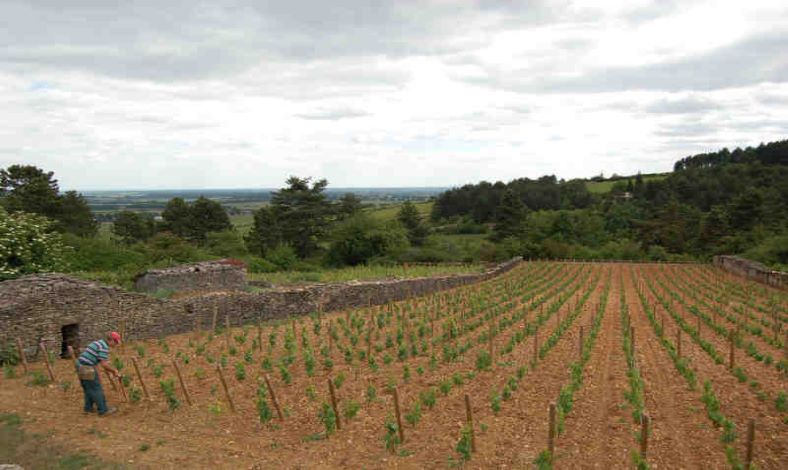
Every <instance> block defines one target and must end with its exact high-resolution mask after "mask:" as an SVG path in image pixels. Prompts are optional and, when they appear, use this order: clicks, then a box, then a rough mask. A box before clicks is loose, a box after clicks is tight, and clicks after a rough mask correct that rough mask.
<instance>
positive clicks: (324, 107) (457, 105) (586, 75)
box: [0, 0, 788, 190]
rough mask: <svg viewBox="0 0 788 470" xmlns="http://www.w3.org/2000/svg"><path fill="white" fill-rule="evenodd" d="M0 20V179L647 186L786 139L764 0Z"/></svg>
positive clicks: (98, 186) (779, 71)
mask: <svg viewBox="0 0 788 470" xmlns="http://www.w3.org/2000/svg"><path fill="white" fill-rule="evenodd" d="M0 16H2V17H4V18H7V20H8V21H7V25H8V27H7V28H4V29H2V30H0V101H2V102H3V103H4V106H3V107H2V109H0V118H1V119H2V120H3V122H4V126H3V127H2V129H0V167H5V166H8V165H11V164H14V163H22V164H32V165H35V166H38V167H40V168H42V169H45V170H47V171H53V172H54V173H55V175H57V178H58V180H59V181H60V182H61V184H62V186H63V187H64V188H90V189H86V190H122V189H125V188H132V187H138V188H149V189H159V188H184V189H185V188H194V189H200V188H247V187H251V188H255V187H266V188H268V187H279V186H280V185H281V184H283V183H284V181H285V179H286V178H287V177H288V176H289V175H302V176H308V175H320V176H321V177H325V178H326V179H327V180H328V181H329V182H330V183H332V184H333V185H336V186H337V187H359V186H362V187H454V186H461V185H462V184H465V183H475V182H478V181H480V180H486V181H508V180H511V179H513V178H516V177H529V178H537V177H539V176H542V175H546V174H548V175H549V174H555V175H561V177H562V178H563V179H573V178H589V177H591V176H590V175H597V174H599V173H600V172H605V174H612V173H617V174H635V173H636V172H637V171H638V170H640V171H642V172H643V173H654V172H658V173H662V172H667V171H670V170H671V169H672V166H671V165H672V164H673V163H674V162H675V161H676V160H678V159H680V158H683V157H685V156H687V155H694V154H698V153H703V152H712V151H717V150H719V149H721V148H723V147H728V148H734V147H747V146H755V145H758V144H759V143H762V142H770V141H774V140H777V139H780V138H785V136H786V135H788V119H786V117H785V116H788V55H786V54H784V51H785V50H788V4H786V3H785V2H780V1H776V0H753V1H749V2H713V1H704V0H690V1H687V2H675V3H673V2H649V1H646V0H642V1H641V0H639V1H634V2H632V1H628V2H622V1H617V0H607V1H604V2H593V3H592V4H589V3H587V2H580V1H575V0H570V1H567V2H530V1H529V2H516V1H515V2H475V1H460V2H448V3H447V2H439V1H435V2H415V1H403V2H372V3H370V2H366V1H361V0H342V1H340V2H333V3H330V4H319V5H316V4H314V3H313V2H310V1H307V0H294V1H289V2H255V1H252V0H240V1H233V2H225V1H222V0H218V1H216V2H211V3H210V4H201V3H194V2H166V3H165V4H162V3H161V2H155V1H153V0H141V1H139V2H131V3H122V4H117V3H114V2H109V3H107V2H97V1H95V0H79V1H75V2H68V4H67V5H59V6H57V7H54V6H53V5H52V3H51V2H48V1H43V0H7V1H5V2H2V4H0ZM360 181H361V182H363V183H362V184H359V182H360Z"/></svg>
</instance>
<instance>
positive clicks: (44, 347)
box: [38, 341, 55, 382]
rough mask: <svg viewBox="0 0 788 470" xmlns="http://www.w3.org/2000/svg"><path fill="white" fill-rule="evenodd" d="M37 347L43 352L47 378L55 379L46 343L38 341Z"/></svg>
mask: <svg viewBox="0 0 788 470" xmlns="http://www.w3.org/2000/svg"><path fill="white" fill-rule="evenodd" d="M38 347H39V348H41V352H42V353H44V364H46V365H47V372H48V373H49V380H51V381H52V382H54V381H55V373H54V372H53V371H52V364H50V363H49V353H48V352H47V345H46V344H44V342H43V341H41V342H40V343H38Z"/></svg>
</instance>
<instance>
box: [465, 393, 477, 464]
mask: <svg viewBox="0 0 788 470" xmlns="http://www.w3.org/2000/svg"><path fill="white" fill-rule="evenodd" d="M465 421H466V422H467V423H468V427H469V428H470V430H471V452H476V436H475V433H474V431H473V411H471V397H470V396H468V394H467V393H466V394H465Z"/></svg>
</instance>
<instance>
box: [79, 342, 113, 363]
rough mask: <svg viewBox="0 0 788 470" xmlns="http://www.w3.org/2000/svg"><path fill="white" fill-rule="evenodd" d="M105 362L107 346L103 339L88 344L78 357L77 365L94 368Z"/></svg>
mask: <svg viewBox="0 0 788 470" xmlns="http://www.w3.org/2000/svg"><path fill="white" fill-rule="evenodd" d="M106 360H109V346H107V342H106V341H104V340H103V339H99V340H96V341H93V342H92V343H90V344H88V347H87V348H85V350H84V351H83V352H82V354H80V355H79V363H80V364H82V365H85V366H95V365H98V363H99V362H101V361H106Z"/></svg>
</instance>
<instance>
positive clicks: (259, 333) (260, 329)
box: [257, 323, 263, 351]
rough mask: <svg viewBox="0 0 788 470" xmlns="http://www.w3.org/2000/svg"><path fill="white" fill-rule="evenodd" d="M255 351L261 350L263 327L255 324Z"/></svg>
mask: <svg viewBox="0 0 788 470" xmlns="http://www.w3.org/2000/svg"><path fill="white" fill-rule="evenodd" d="M257 350H258V351H262V350H263V327H262V325H260V323H257Z"/></svg>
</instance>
